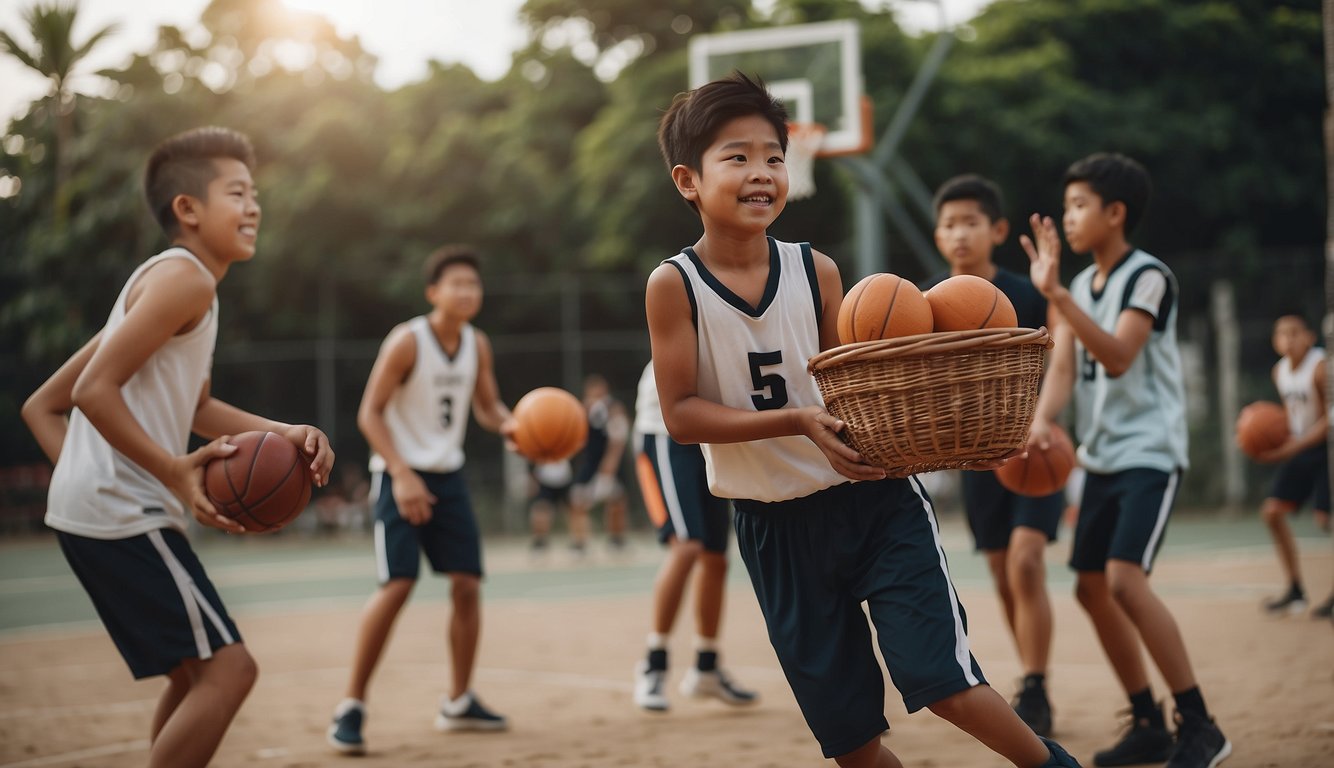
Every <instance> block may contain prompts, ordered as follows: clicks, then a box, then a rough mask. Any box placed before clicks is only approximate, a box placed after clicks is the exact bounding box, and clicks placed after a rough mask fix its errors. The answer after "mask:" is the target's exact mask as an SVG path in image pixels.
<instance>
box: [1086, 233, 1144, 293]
mask: <svg viewBox="0 0 1334 768" xmlns="http://www.w3.org/2000/svg"><path fill="white" fill-rule="evenodd" d="M1134 253H1135V248H1134V247H1133V246H1132V247H1131V248H1130V250H1128V251H1126V252H1125V253H1123V254H1121V258H1119V259H1117V260H1116V263H1115V264H1113V265H1112V268H1111V269H1110V270H1108V271H1107V278H1106V279H1105V280H1103V281H1102V288H1099V289H1097V290H1094V288H1093V277H1097V275H1096V274H1095V275H1093V276H1092V277H1090V278H1089V295H1090V296H1092V297H1093V303H1095V304H1096V303H1097V302H1098V300H1099V299H1101V298H1102V293H1103V291H1105V290H1107V286H1108V285H1109V284H1110V283H1111V282H1112V275H1114V274H1116V270H1118V269H1120V268H1121V267H1123V266H1125V263H1126V262H1127V261H1130V257H1131V256H1132V255H1133V254H1134Z"/></svg>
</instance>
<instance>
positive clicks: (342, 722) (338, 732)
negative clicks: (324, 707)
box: [326, 699, 366, 755]
mask: <svg viewBox="0 0 1334 768" xmlns="http://www.w3.org/2000/svg"><path fill="white" fill-rule="evenodd" d="M365 722H366V707H365V705H363V704H362V703H361V702H360V701H357V700H356V699H347V700H345V701H344V702H343V703H341V704H339V705H338V708H337V709H336V710H334V717H333V723H331V724H330V725H329V731H328V733H327V734H326V735H327V738H328V740H329V746H331V747H333V748H334V749H336V750H338V751H339V752H342V753H343V754H345V755H364V754H366V741H365V740H364V739H362V738H361V728H362V726H363V725H364V724H365Z"/></svg>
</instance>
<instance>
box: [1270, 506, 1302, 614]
mask: <svg viewBox="0 0 1334 768" xmlns="http://www.w3.org/2000/svg"><path fill="white" fill-rule="evenodd" d="M1296 510H1297V505H1296V504H1294V503H1293V502H1290V501H1285V500H1283V499H1276V498H1273V497H1270V498H1267V499H1265V500H1264V503H1263V504H1262V505H1261V507H1260V518H1261V519H1262V520H1264V523H1265V526H1266V527H1267V528H1268V529H1269V536H1270V537H1271V538H1272V539H1273V540H1274V551H1275V552H1276V553H1277V554H1278V564H1279V567H1280V568H1282V569H1283V578H1284V579H1285V584H1286V587H1285V588H1284V590H1283V593H1282V594H1280V595H1279V596H1278V597H1273V598H1269V599H1267V600H1265V601H1264V609H1265V610H1266V611H1267V612H1269V613H1271V614H1274V615H1276V616H1277V615H1287V614H1295V613H1301V612H1302V611H1304V610H1306V590H1305V589H1304V588H1303V586H1302V566H1301V559H1300V557H1299V555H1298V553H1297V537H1296V536H1294V535H1293V533H1292V526H1291V525H1289V524H1288V517H1289V515H1291V514H1292V513H1293V512H1295V511H1296Z"/></svg>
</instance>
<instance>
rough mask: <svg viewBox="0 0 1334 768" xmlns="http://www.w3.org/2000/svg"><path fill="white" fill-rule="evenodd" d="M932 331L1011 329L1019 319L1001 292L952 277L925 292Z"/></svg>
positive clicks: (985, 282)
mask: <svg viewBox="0 0 1334 768" xmlns="http://www.w3.org/2000/svg"><path fill="white" fill-rule="evenodd" d="M926 300H927V302H928V303H929V304H930V305H931V317H932V318H933V319H934V324H933V326H932V327H933V329H934V330H935V331H937V332H940V331H973V330H977V329H979V328H1014V327H1016V326H1018V325H1019V318H1018V316H1017V315H1015V313H1014V305H1013V304H1011V303H1010V298H1009V297H1008V296H1006V295H1005V293H1004V291H1002V290H1001V289H999V288H997V287H996V286H994V285H992V284H991V281H990V280H984V279H982V278H980V277H978V276H976V275H955V276H954V277H951V278H949V279H947V280H942V281H941V282H940V283H938V284H937V285H936V286H935V287H934V288H932V289H931V290H929V291H927V292H926Z"/></svg>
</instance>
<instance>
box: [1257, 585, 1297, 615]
mask: <svg viewBox="0 0 1334 768" xmlns="http://www.w3.org/2000/svg"><path fill="white" fill-rule="evenodd" d="M1264 609H1265V613H1268V614H1269V615H1270V616H1293V615H1295V614H1298V613H1301V612H1302V611H1304V610H1306V594H1305V593H1304V592H1302V588H1301V587H1291V588H1289V589H1288V591H1287V593H1285V594H1284V595H1283V596H1282V597H1275V598H1273V599H1271V600H1266V601H1264Z"/></svg>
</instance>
